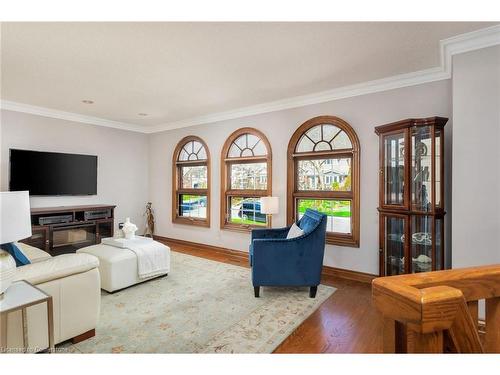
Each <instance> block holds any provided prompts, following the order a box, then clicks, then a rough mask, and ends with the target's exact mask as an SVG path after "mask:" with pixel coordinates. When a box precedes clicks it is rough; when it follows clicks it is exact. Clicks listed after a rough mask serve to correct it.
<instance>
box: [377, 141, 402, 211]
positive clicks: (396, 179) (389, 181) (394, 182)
mask: <svg viewBox="0 0 500 375" xmlns="http://www.w3.org/2000/svg"><path fill="white" fill-rule="evenodd" d="M405 135H406V132H405V131H402V132H398V133H392V134H388V135H384V136H383V137H382V139H383V141H382V143H383V166H382V168H383V169H382V171H381V172H382V174H383V180H382V185H383V186H382V191H383V193H384V197H383V202H384V205H388V206H405V200H404V197H405V194H404V191H405V138H406V137H405Z"/></svg>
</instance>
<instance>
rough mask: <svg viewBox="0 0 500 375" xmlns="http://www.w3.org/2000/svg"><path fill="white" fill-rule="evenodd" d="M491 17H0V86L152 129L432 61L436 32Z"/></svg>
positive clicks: (448, 32) (7, 96)
mask: <svg viewBox="0 0 500 375" xmlns="http://www.w3.org/2000/svg"><path fill="white" fill-rule="evenodd" d="M491 25H493V24H492V23H479V22H474V23H467V22H451V23H446V22H417V23H388V22H364V23H354V22H348V23H341V22H325V23H319V22H317V23H167V22H165V23H163V22H162V23H2V30H1V73H2V82H1V95H2V100H4V101H13V102H19V103H25V104H29V105H34V106H40V107H46V108H51V109H56V110H61V111H67V112H73V113H78V114H82V115H86V116H94V117H99V118H103V119H107V120H112V121H117V122H123V123H128V124H136V125H139V126H141V127H145V128H147V127H150V128H152V127H154V126H158V125H161V124H166V123H172V122H178V121H182V120H187V119H190V118H194V117H198V116H204V115H210V114H213V113H218V112H223V111H229V110H235V109H237V108H241V107H246V106H252V105H257V104H261V103H266V102H270V101H276V100H280V99H284V98H290V97H294V96H299V95H305V94H310V93H315V92H320V91H324V90H330V89H335V88H339V87H343V86H346V85H352V84H356V83H361V82H365V81H370V80H375V79H380V78H384V77H389V76H394V75H397V74H402V73H409V72H414V71H418V70H423V69H428V68H432V67H437V66H439V65H440V60H439V59H440V54H439V53H440V51H439V41H440V40H442V39H445V38H448V37H451V36H454V35H457V34H461V33H465V32H470V31H473V30H477V29H481V28H485V27H488V26H491ZM83 99H90V100H93V101H94V104H91V105H88V104H83V103H82V100H83ZM139 113H147V114H148V116H146V117H143V116H140V115H139Z"/></svg>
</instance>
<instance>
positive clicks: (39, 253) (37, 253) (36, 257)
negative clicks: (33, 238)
mask: <svg viewBox="0 0 500 375" xmlns="http://www.w3.org/2000/svg"><path fill="white" fill-rule="evenodd" d="M16 245H17V247H19V249H21V251H22V252H23V254H24V255H26V257H28V259H29V260H30V262H31V263H37V262H41V261H44V260H47V259H49V258H52V257H51V255H50V254H49V253H47V252H45V251H43V250H40V249H39V248H36V247H34V246H31V245H28V244H25V243H22V242H16Z"/></svg>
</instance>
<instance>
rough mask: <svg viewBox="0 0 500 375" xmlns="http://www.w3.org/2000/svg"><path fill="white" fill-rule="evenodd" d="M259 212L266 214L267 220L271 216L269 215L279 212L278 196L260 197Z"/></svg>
mask: <svg viewBox="0 0 500 375" xmlns="http://www.w3.org/2000/svg"><path fill="white" fill-rule="evenodd" d="M260 212H261V213H263V214H266V216H267V219H268V220H269V219H270V218H271V215H275V214H277V213H278V212H279V199H278V197H262V198H260Z"/></svg>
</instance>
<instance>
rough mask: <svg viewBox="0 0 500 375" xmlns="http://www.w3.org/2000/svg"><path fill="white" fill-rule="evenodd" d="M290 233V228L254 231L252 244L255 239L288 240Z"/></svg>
mask: <svg viewBox="0 0 500 375" xmlns="http://www.w3.org/2000/svg"><path fill="white" fill-rule="evenodd" d="M289 231H290V227H285V228H275V229H267V228H266V229H253V230H252V242H253V240H255V239H271V238H286V235H287V234H288V232H289Z"/></svg>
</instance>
